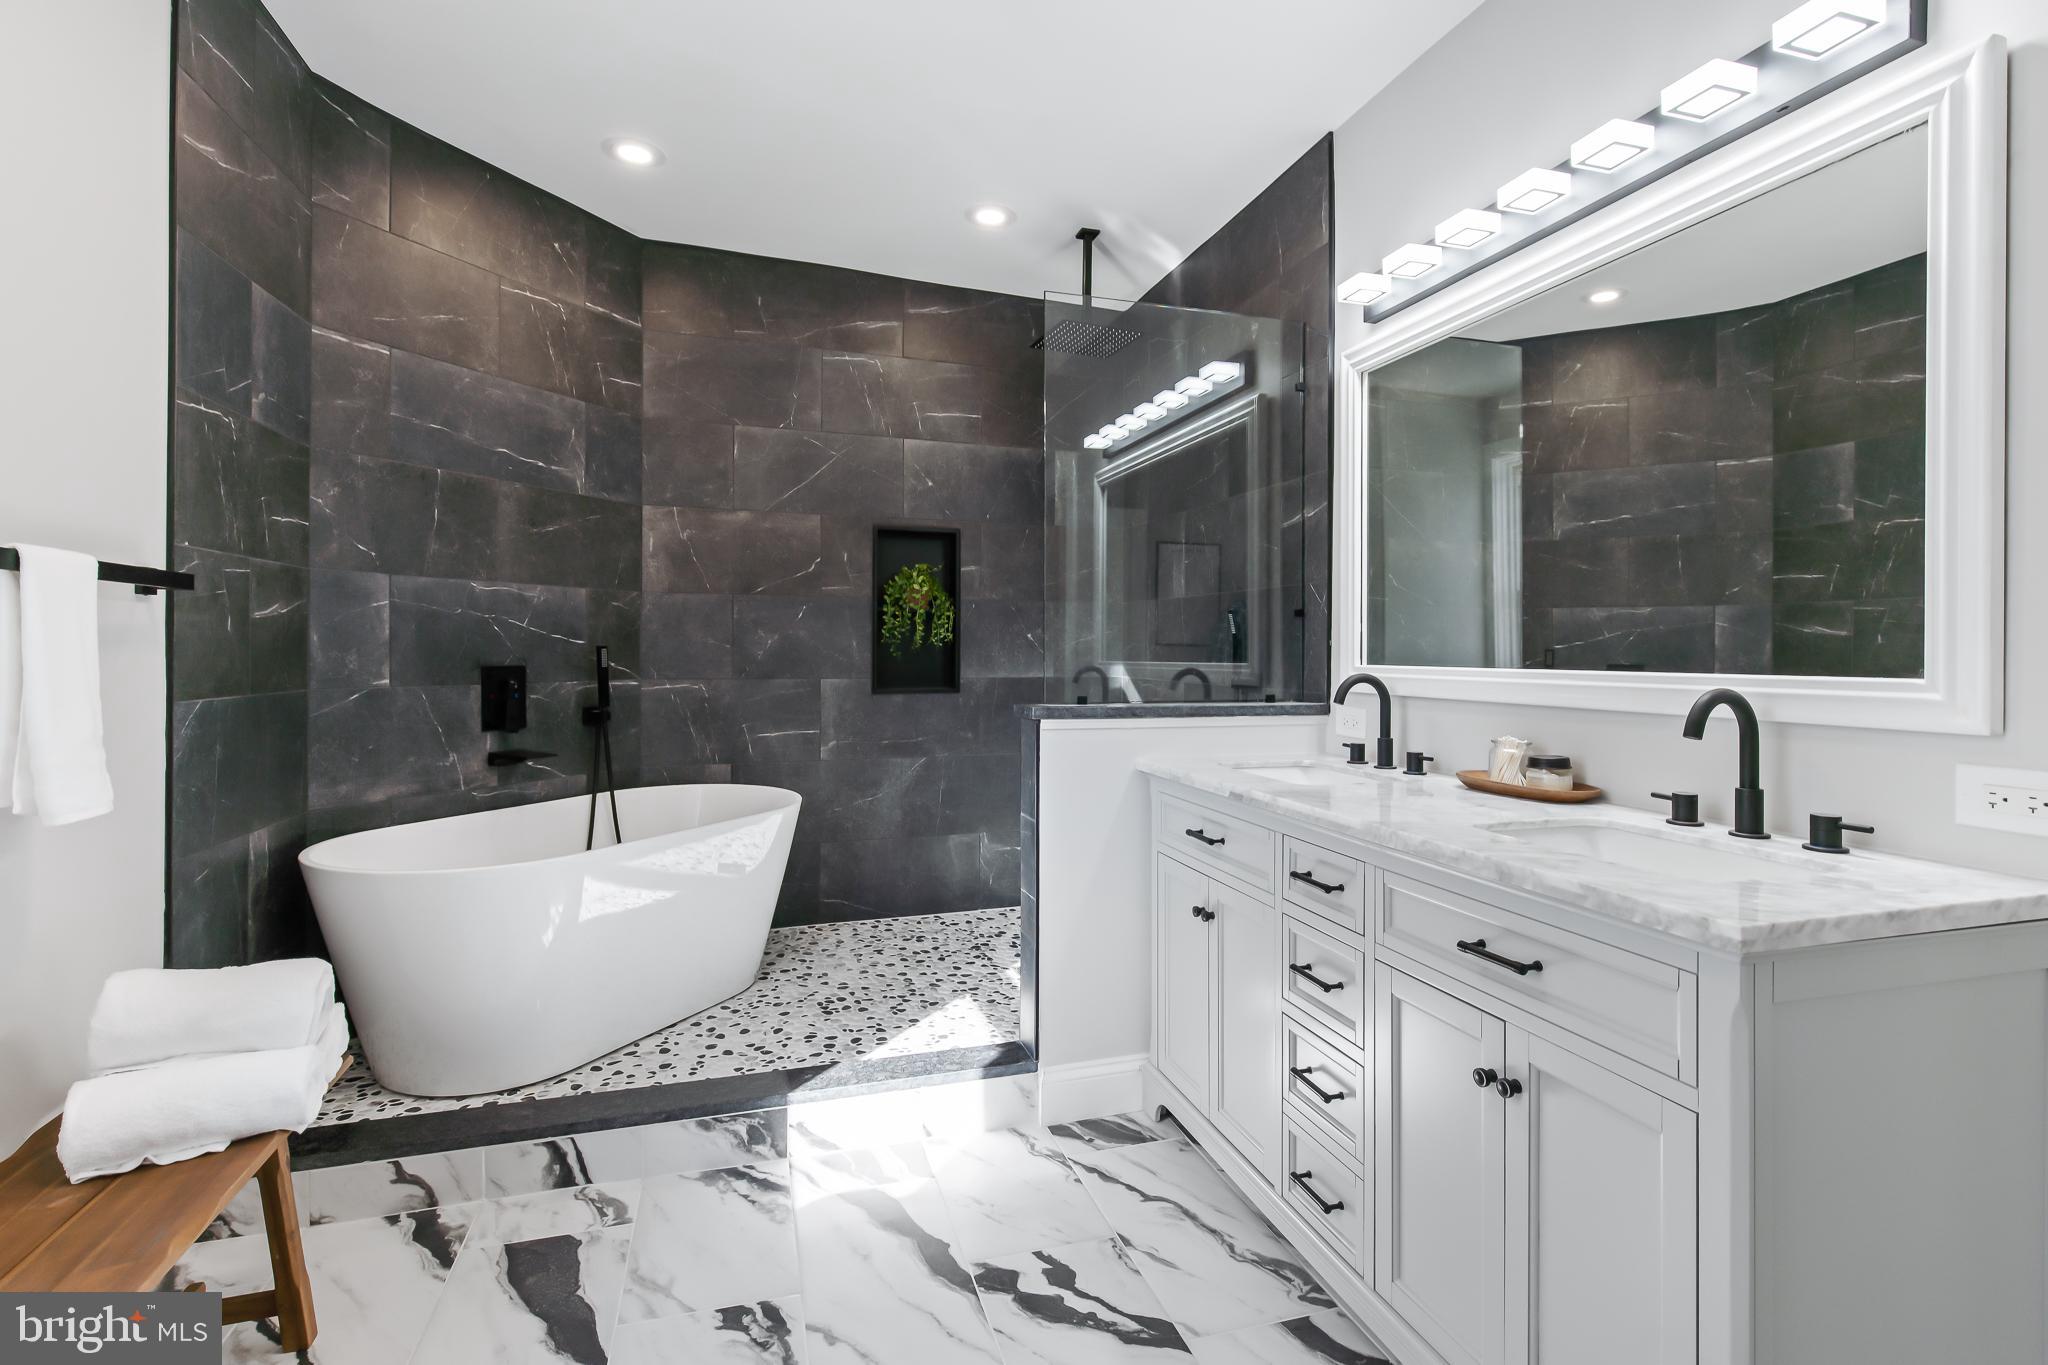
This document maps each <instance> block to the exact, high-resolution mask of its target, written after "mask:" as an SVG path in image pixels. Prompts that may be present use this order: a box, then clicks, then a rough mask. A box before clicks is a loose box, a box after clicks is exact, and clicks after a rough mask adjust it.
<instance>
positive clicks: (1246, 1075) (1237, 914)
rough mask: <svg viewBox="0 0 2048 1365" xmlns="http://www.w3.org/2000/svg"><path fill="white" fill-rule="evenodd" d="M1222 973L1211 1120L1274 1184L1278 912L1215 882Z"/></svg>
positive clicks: (1212, 905)
mask: <svg viewBox="0 0 2048 1365" xmlns="http://www.w3.org/2000/svg"><path fill="white" fill-rule="evenodd" d="M1209 909H1210V910H1211V911H1213V912H1214V913H1215V915H1216V918H1215V919H1214V920H1212V921H1210V922H1209V932H1210V935H1211V939H1212V944H1213V947H1214V950H1215V951H1214V959H1215V968H1214V970H1215V974H1216V1088H1215V1093H1214V1094H1213V1095H1212V1096H1211V1099H1210V1117H1211V1118H1212V1119H1214V1120H1215V1122H1216V1126H1217V1127H1218V1128H1221V1129H1222V1130H1223V1132H1224V1135H1225V1136H1226V1137H1228V1138H1229V1139H1230V1140H1231V1141H1232V1142H1234V1143H1236V1144H1237V1148H1238V1150H1239V1151H1240V1152H1242V1153H1244V1156H1245V1159H1246V1160H1248V1161H1250V1162H1251V1163H1252V1166H1253V1167H1254V1168H1255V1169H1256V1170H1257V1171H1258V1172H1259V1174H1260V1175H1261V1176H1263V1177H1264V1178H1265V1179H1266V1180H1267V1181H1268V1182H1269V1183H1270V1182H1271V1181H1272V1180H1273V1178H1274V1171H1275V1170H1276V1168H1277V1163H1278V1161H1279V1157H1280V982H1279V969H1278V965H1277V964H1278V962H1279V958H1280V913H1279V911H1277V910H1275V909H1274V908H1273V906H1272V904H1271V903H1270V902H1267V901H1261V900H1256V899H1254V898H1252V897H1250V896H1247V895H1244V894H1243V893H1241V892H1238V891H1232V890H1230V889H1228V888H1227V887H1224V886H1222V885H1220V884H1218V883H1216V882H1211V883H1209Z"/></svg>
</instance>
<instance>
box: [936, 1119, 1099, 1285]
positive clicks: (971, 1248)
mask: <svg viewBox="0 0 2048 1365" xmlns="http://www.w3.org/2000/svg"><path fill="white" fill-rule="evenodd" d="M925 1149H926V1152H927V1154H928V1156H929V1158H930V1161H931V1166H932V1174H933V1175H934V1176H935V1177H937V1179H938V1182H939V1189H940V1190H941V1191H942V1192H944V1194H945V1196H946V1207H947V1209H948V1210H949V1211H950V1212H951V1213H952V1215H953V1231H954V1235H955V1240H956V1241H957V1243H958V1245H959V1247H960V1251H961V1254H962V1255H964V1256H966V1257H967V1258H968V1259H969V1260H972V1261H987V1260H991V1259H993V1258H995V1257H999V1256H1008V1255H1013V1254H1015V1253H1017V1252H1024V1251H1034V1250H1037V1249H1038V1248H1041V1247H1054V1246H1065V1245H1067V1244H1069V1243H1072V1242H1086V1241H1092V1240H1095V1239H1098V1238H1103V1237H1107V1236H1109V1235H1110V1228H1109V1224H1108V1223H1107V1222H1106V1221H1104V1219H1103V1217H1102V1211H1101V1210H1100V1209H1098V1208H1096V1207H1095V1200H1094V1199H1093V1198H1091V1197H1090V1196H1089V1194H1088V1191H1087V1190H1086V1189H1085V1188H1083V1186H1082V1184H1081V1181H1080V1178H1079V1177H1078V1176H1076V1175H1075V1174H1074V1173H1073V1171H1072V1170H1070V1169H1069V1168H1068V1166H1067V1161H1066V1158H1065V1157H1064V1156H1062V1155H1061V1154H1060V1151H1059V1148H1058V1145H1057V1144H1056V1143H1055V1142H1054V1140H1053V1137H1052V1135H1051V1134H1050V1133H1048V1132H1047V1131H1046V1130H1045V1129H1043V1128H1035V1129H1034V1128H1008V1129H1003V1130H1001V1131H999V1132H994V1133H982V1134H978V1135H976V1136H974V1137H969V1138H959V1139H951V1140H948V1139H938V1138H935V1139H932V1140H931V1141H928V1142H927V1143H926V1144H925Z"/></svg>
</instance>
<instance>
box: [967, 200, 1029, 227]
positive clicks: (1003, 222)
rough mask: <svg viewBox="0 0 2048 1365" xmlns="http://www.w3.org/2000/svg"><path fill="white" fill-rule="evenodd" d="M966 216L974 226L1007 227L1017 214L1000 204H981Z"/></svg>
mask: <svg viewBox="0 0 2048 1365" xmlns="http://www.w3.org/2000/svg"><path fill="white" fill-rule="evenodd" d="M967 216H968V217H969V218H972V219H973V220H974V225H975V226H976V227H985V228H999V227H1008V226H1009V225H1010V223H1011V221H1012V220H1013V219H1015V218H1016V216H1017V215H1016V214H1014V213H1012V212H1010V211H1009V210H1008V209H1006V208H1004V207H1003V206H1002V205H1001V204H983V205H981V206H980V207H979V208H977V209H975V210H974V212H972V213H970V214H968V215H967Z"/></svg>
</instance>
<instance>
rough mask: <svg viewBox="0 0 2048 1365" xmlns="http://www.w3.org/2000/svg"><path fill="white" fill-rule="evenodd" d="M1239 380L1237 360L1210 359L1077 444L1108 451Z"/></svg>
mask: <svg viewBox="0 0 2048 1365" xmlns="http://www.w3.org/2000/svg"><path fill="white" fill-rule="evenodd" d="M1243 379H1244V366H1243V365H1241V364H1239V363H1238V362H1237V361H1235V360H1212V361H1210V362H1209V363H1208V364H1206V365H1204V366H1203V367H1202V368H1201V370H1200V371H1198V372H1197V373H1195V374H1191V375H1188V376H1187V377H1186V378H1184V379H1182V380H1180V381H1179V382H1177V383H1176V384H1174V386H1173V387H1172V388H1170V389H1161V390H1160V391H1159V392H1158V393H1155V394H1153V395H1152V400H1151V401H1150V402H1148V403H1140V404H1138V405H1137V406H1136V407H1134V408H1132V409H1131V410H1130V411H1129V412H1127V413H1125V414H1124V415H1123V416H1121V417H1119V418H1117V419H1116V420H1115V421H1114V422H1111V423H1110V424H1109V425H1108V426H1106V427H1103V428H1101V429H1100V430H1098V431H1095V432H1092V433H1090V434H1089V435H1087V436H1083V437H1082V438H1081V445H1082V447H1083V448H1085V449H1088V450H1105V451H1106V450H1110V449H1112V448H1114V447H1116V446H1118V445H1121V444H1123V443H1124V442H1126V441H1128V440H1130V439H1131V438H1132V437H1133V436H1136V435H1137V434H1138V433H1139V432H1141V431H1144V430H1145V429H1146V428H1148V427H1151V426H1153V425H1155V424H1158V423H1162V422H1172V421H1173V420H1174V419H1175V418H1176V416H1178V415H1179V413H1180V410H1181V409H1183V408H1187V407H1189V406H1191V405H1193V404H1195V403H1197V402H1200V401H1205V400H1206V399H1208V398H1209V397H1210V396H1211V395H1215V396H1218V397H1220V396H1221V392H1222V391H1227V390H1228V389H1230V388H1231V387H1232V386H1234V385H1236V384H1238V383H1240V382H1242V381H1243Z"/></svg>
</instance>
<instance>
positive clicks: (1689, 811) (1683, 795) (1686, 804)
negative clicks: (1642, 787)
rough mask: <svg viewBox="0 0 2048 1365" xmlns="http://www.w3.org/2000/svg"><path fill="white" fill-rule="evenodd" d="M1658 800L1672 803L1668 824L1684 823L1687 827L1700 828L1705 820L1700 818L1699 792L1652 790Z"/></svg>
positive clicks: (1653, 795)
mask: <svg viewBox="0 0 2048 1365" xmlns="http://www.w3.org/2000/svg"><path fill="white" fill-rule="evenodd" d="M1650 795H1651V797H1653V798H1654V799H1656V800H1658V801H1669V802H1670V803H1671V818H1670V819H1668V820H1666V821H1665V822H1664V823H1665V824H1667V825H1683V826H1685V827H1686V828H1687V829H1698V828H1699V827H1700V826H1701V824H1703V823H1704V822H1703V821H1702V820H1701V819H1700V794H1699V793H1698V792H1651V793H1650Z"/></svg>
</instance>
